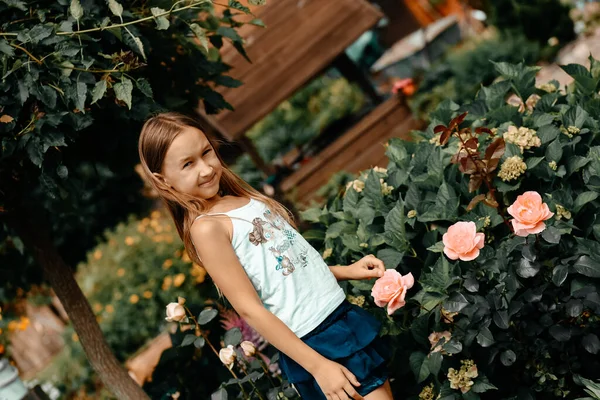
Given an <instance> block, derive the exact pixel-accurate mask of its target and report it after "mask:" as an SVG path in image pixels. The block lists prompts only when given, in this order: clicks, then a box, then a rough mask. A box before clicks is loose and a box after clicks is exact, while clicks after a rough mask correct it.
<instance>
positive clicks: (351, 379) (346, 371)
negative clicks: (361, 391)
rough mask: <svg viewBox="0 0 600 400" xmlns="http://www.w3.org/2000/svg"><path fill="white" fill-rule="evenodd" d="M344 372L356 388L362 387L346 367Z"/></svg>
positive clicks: (343, 369)
mask: <svg viewBox="0 0 600 400" xmlns="http://www.w3.org/2000/svg"><path fill="white" fill-rule="evenodd" d="M342 372H343V373H344V375H346V378H347V379H348V380H349V381H350V383H351V384H353V385H354V386H360V382H359V381H358V379H356V376H354V374H353V373H352V372H350V370H349V369H348V368H346V367H344V366H342Z"/></svg>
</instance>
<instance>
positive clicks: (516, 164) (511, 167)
mask: <svg viewBox="0 0 600 400" xmlns="http://www.w3.org/2000/svg"><path fill="white" fill-rule="evenodd" d="M526 170H527V164H525V161H523V159H522V158H521V157H519V156H512V157H508V158H507V159H506V161H504V163H502V166H501V167H500V172H499V173H498V178H500V179H502V180H503V181H504V182H508V181H511V180H513V179H517V178H518V177H519V176H521V175H522V174H523V173H524V172H525V171H526Z"/></svg>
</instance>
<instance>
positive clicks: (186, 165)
mask: <svg viewBox="0 0 600 400" xmlns="http://www.w3.org/2000/svg"><path fill="white" fill-rule="evenodd" d="M190 165H192V162H191V161H188V162H186V163H185V164H183V168H186V167H189V166H190Z"/></svg>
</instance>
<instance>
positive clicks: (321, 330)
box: [279, 300, 391, 400]
mask: <svg viewBox="0 0 600 400" xmlns="http://www.w3.org/2000/svg"><path fill="white" fill-rule="evenodd" d="M380 329H381V323H380V322H379V321H377V320H376V319H375V318H374V317H373V316H372V315H371V314H370V313H369V312H368V311H365V310H363V309H362V308H360V307H358V306H356V305H353V304H350V303H349V302H348V301H347V300H344V302H343V303H342V304H340V305H339V306H338V308H336V309H335V310H334V311H333V312H332V313H331V314H330V315H329V316H328V317H327V318H326V319H325V320H324V321H323V322H321V324H320V325H319V326H317V327H316V328H315V329H313V330H312V331H311V332H310V333H308V334H306V335H305V336H303V337H302V338H301V339H302V341H303V342H304V343H306V344H307V345H309V346H310V347H311V348H313V349H314V350H315V351H317V352H318V353H319V354H321V355H322V356H323V357H325V358H327V359H329V360H332V361H335V362H337V363H339V364H341V365H343V366H345V367H346V368H348V369H349V370H350V371H351V372H352V373H353V374H354V375H355V376H356V379H358V381H359V382H360V384H361V385H360V386H359V387H356V388H355V389H356V391H357V392H358V393H360V395H361V396H366V395H367V394H369V393H371V392H372V391H373V390H375V389H377V388H378V387H379V386H381V385H383V384H384V383H385V381H386V380H387V379H388V370H387V361H388V360H389V355H390V354H391V349H390V346H389V345H388V343H387V341H386V340H385V339H384V338H382V337H380V336H379V330H380ZM279 366H280V368H281V371H282V373H283V375H284V376H285V377H286V378H287V380H288V381H289V382H290V383H293V384H294V386H295V387H296V389H297V390H298V392H299V393H300V396H302V398H303V399H307V400H325V395H324V394H323V392H322V391H321V388H320V387H319V385H318V384H317V382H316V380H315V379H314V378H313V376H312V375H311V374H310V373H309V372H308V371H306V370H305V369H304V368H302V367H301V366H300V365H299V364H298V363H297V362H295V361H294V360H292V359H291V358H289V357H288V356H286V355H285V354H283V353H280V361H279Z"/></svg>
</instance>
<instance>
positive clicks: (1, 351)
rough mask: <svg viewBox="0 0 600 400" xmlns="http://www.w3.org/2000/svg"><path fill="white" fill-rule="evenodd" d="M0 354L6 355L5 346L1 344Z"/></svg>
mask: <svg viewBox="0 0 600 400" xmlns="http://www.w3.org/2000/svg"><path fill="white" fill-rule="evenodd" d="M0 354H4V345H3V344H0Z"/></svg>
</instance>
